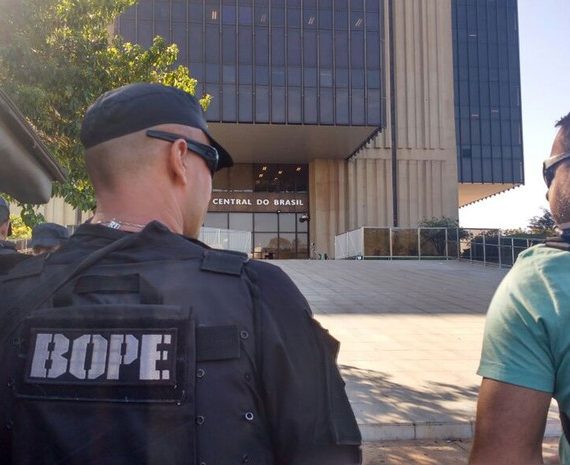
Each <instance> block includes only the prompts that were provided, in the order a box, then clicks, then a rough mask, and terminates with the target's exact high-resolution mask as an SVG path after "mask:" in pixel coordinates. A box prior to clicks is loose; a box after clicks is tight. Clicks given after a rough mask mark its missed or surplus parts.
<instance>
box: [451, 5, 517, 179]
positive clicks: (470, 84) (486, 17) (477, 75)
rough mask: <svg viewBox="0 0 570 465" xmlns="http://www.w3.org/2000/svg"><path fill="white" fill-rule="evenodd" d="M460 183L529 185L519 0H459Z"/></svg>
mask: <svg viewBox="0 0 570 465" xmlns="http://www.w3.org/2000/svg"><path fill="white" fill-rule="evenodd" d="M452 12H453V13H452V15H453V39H454V40H453V61H454V74H455V82H454V85H455V123H456V132H457V156H458V171H459V181H460V182H472V183H515V184H519V183H523V182H524V173H523V144H522V116H521V85H520V63H519V38H518V19H517V15H518V12H517V0H453V1H452Z"/></svg>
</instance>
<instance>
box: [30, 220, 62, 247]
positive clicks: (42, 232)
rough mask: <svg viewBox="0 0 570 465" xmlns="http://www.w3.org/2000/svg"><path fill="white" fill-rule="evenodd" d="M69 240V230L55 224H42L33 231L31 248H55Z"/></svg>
mask: <svg viewBox="0 0 570 465" xmlns="http://www.w3.org/2000/svg"><path fill="white" fill-rule="evenodd" d="M67 239H69V232H68V231H67V228H65V227H63V226H61V225H59V224H55V223H41V224H38V225H36V226H34V228H33V229H32V241H31V242H30V247H32V248H33V247H55V246H57V245H61V244H62V243H63V242H65V241H66V240H67Z"/></svg>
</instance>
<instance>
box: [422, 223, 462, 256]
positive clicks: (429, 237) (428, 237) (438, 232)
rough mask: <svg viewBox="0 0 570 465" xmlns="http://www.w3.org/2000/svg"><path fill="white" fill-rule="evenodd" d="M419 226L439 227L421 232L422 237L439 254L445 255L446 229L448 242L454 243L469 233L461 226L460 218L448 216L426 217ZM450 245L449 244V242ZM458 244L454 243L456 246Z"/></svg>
mask: <svg viewBox="0 0 570 465" xmlns="http://www.w3.org/2000/svg"><path fill="white" fill-rule="evenodd" d="M418 227H419V228H439V229H431V230H430V229H427V230H424V231H422V232H421V236H422V239H423V240H425V241H427V242H429V243H431V244H432V246H433V247H434V249H435V251H436V254H437V255H439V256H443V255H445V250H446V241H445V237H446V234H445V230H446V229H447V240H448V242H451V243H454V242H455V241H456V239H457V236H459V240H461V239H464V238H465V237H467V236H468V235H469V233H468V232H467V231H465V230H464V229H462V228H460V227H459V220H456V219H455V218H449V217H447V216H442V217H440V218H430V219H427V218H426V219H424V220H422V221H420V222H419V224H418ZM447 245H449V244H447ZM457 246H458V244H455V243H454V248H455V247H457Z"/></svg>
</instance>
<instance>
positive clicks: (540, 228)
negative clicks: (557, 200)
mask: <svg viewBox="0 0 570 465" xmlns="http://www.w3.org/2000/svg"><path fill="white" fill-rule="evenodd" d="M541 210H542V215H537V216H533V217H532V218H531V219H530V220H528V229H529V231H530V232H531V233H532V234H534V235H536V236H540V237H547V236H553V235H555V234H556V222H555V221H554V218H553V217H552V213H550V211H548V210H547V209H545V208H541Z"/></svg>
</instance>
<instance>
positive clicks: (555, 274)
mask: <svg viewBox="0 0 570 465" xmlns="http://www.w3.org/2000/svg"><path fill="white" fill-rule="evenodd" d="M556 127H558V128H559V130H558V133H557V135H556V137H555V139H554V143H553V146H552V151H551V155H550V158H549V159H547V160H546V161H545V162H544V166H543V176H544V180H545V182H546V185H547V187H548V198H549V201H550V209H551V211H552V215H553V217H554V219H555V221H556V223H557V225H558V228H559V229H560V230H561V231H562V234H561V235H560V237H559V238H553V239H550V240H548V241H547V242H546V244H541V245H538V246H535V247H532V248H530V249H528V250H526V251H524V252H523V253H521V254H520V255H519V258H518V260H517V262H516V264H515V265H514V266H513V268H512V269H511V271H510V272H509V273H508V274H507V276H506V277H505V279H504V280H503V282H502V283H501V285H500V286H499V288H498V289H497V292H496V293H495V296H494V297H493V300H492V302H491V305H490V308H489V312H488V314H487V321H486V326H485V335H484V339H483V350H482V355H481V363H480V365H479V371H478V373H479V374H480V375H481V376H482V377H483V381H482V384H481V388H480V390H479V401H478V406H477V420H476V426H475V439H474V442H473V448H472V450H471V456H470V460H469V464H470V465H507V464H516V465H536V464H541V463H543V458H542V440H543V436H544V431H545V427H546V419H547V415H548V410H549V406H550V402H551V400H552V398H554V399H556V401H557V402H558V405H559V410H560V417H561V420H562V426H563V430H564V431H565V435H563V436H562V438H561V440H560V462H561V464H563V465H569V464H570V446H569V442H568V438H569V437H570V418H569V415H570V285H569V283H570V253H569V251H570V113H569V114H568V115H566V116H565V117H564V118H562V119H561V120H560V121H559V122H558V123H557V124H556Z"/></svg>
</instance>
